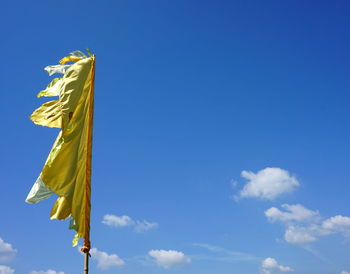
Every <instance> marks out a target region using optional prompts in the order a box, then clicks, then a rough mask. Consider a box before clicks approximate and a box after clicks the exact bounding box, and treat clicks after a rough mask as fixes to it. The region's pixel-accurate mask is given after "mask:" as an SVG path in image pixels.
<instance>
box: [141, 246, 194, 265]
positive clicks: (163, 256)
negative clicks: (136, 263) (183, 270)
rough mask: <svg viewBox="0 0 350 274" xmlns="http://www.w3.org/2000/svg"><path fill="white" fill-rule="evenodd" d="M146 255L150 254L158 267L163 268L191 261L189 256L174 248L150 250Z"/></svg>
mask: <svg viewBox="0 0 350 274" xmlns="http://www.w3.org/2000/svg"><path fill="white" fill-rule="evenodd" d="M148 255H149V256H151V257H152V258H153V259H154V260H155V261H156V263H157V264H158V265H159V266H160V267H163V268H165V269H169V268H172V267H174V266H177V265H181V264H186V263H190V262H191V259H190V258H189V257H187V256H185V254H183V253H182V252H179V251H175V250H151V251H149V252H148Z"/></svg>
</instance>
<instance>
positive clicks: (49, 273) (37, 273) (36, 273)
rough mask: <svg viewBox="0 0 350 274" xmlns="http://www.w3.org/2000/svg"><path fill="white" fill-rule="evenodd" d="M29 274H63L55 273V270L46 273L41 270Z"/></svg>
mask: <svg viewBox="0 0 350 274" xmlns="http://www.w3.org/2000/svg"><path fill="white" fill-rule="evenodd" d="M29 274H64V272H63V271H59V272H57V271H56V270H52V269H49V270H46V271H43V270H40V271H32V272H30V273H29Z"/></svg>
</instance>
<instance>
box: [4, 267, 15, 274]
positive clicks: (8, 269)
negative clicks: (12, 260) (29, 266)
mask: <svg viewBox="0 0 350 274" xmlns="http://www.w3.org/2000/svg"><path fill="white" fill-rule="evenodd" d="M13 273H15V270H14V269H12V268H11V267H9V266H7V265H0V274H13Z"/></svg>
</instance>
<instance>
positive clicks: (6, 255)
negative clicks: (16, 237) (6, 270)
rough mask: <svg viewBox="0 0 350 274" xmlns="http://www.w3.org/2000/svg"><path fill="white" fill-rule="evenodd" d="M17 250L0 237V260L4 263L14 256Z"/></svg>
mask: <svg viewBox="0 0 350 274" xmlns="http://www.w3.org/2000/svg"><path fill="white" fill-rule="evenodd" d="M16 253H17V250H16V249H14V248H13V247H12V245H11V244H9V243H6V242H5V241H4V240H3V239H2V238H0V262H1V263H6V262H10V261H12V260H13V259H14V258H15V256H16Z"/></svg>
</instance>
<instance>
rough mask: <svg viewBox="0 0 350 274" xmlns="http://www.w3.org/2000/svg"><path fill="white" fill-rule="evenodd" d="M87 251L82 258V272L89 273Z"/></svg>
mask: <svg viewBox="0 0 350 274" xmlns="http://www.w3.org/2000/svg"><path fill="white" fill-rule="evenodd" d="M89 256H90V253H89V251H86V252H85V258H84V274H89Z"/></svg>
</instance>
